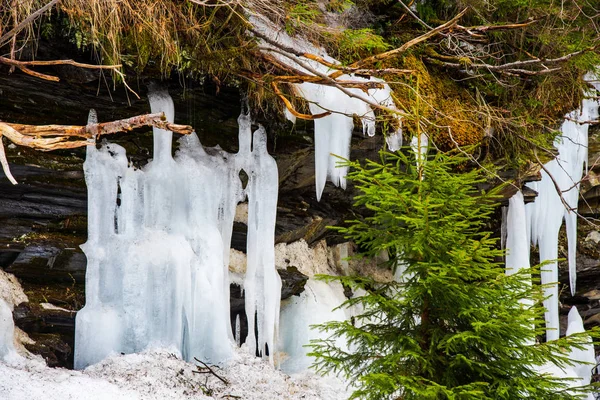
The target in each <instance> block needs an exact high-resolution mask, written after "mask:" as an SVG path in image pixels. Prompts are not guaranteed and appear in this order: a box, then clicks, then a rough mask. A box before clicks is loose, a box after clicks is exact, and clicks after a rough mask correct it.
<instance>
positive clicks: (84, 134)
mask: <svg viewBox="0 0 600 400" xmlns="http://www.w3.org/2000/svg"><path fill="white" fill-rule="evenodd" d="M0 124H5V125H8V126H10V127H11V128H13V129H15V130H17V131H19V133H21V134H22V135H26V136H76V137H81V138H86V139H93V138H94V137H95V136H96V135H97V136H101V135H110V134H113V133H118V132H126V131H131V130H133V129H136V128H141V127H143V126H154V127H157V128H160V129H165V130H169V131H171V132H175V133H179V134H181V135H189V134H190V133H192V132H194V128H192V127H191V126H189V125H178V124H172V123H170V122H168V121H167V120H166V117H165V114H164V113H156V114H144V115H137V116H135V117H131V118H126V119H120V120H117V121H111V122H102V123H98V124H89V125H85V126H77V125H24V124H13V123H6V122H0Z"/></svg>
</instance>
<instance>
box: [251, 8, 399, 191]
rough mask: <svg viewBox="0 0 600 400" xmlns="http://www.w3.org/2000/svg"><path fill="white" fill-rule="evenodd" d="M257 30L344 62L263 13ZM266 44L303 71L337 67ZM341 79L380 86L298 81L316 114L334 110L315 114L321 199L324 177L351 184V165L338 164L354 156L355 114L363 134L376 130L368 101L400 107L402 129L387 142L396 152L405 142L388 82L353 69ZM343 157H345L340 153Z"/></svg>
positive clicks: (328, 71) (287, 44)
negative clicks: (363, 87) (365, 88)
mask: <svg viewBox="0 0 600 400" xmlns="http://www.w3.org/2000/svg"><path fill="white" fill-rule="evenodd" d="M250 21H251V22H252V24H253V25H254V28H255V29H256V31H257V32H259V33H260V34H262V35H264V36H265V37H267V38H268V39H270V40H275V41H277V43H279V44H280V45H282V46H284V47H288V48H293V49H295V50H296V51H300V52H305V53H310V54H315V55H318V56H320V57H321V58H323V59H324V60H326V61H327V62H329V63H331V64H338V65H341V64H340V62H339V61H337V60H336V59H334V58H332V57H330V56H329V55H327V53H326V52H325V51H324V50H323V49H321V48H318V47H316V46H314V45H312V44H311V43H310V42H308V41H307V40H304V39H302V38H292V37H290V36H289V35H288V34H286V33H285V32H284V31H282V30H279V29H277V28H275V27H273V26H272V25H271V24H270V23H269V22H267V21H265V20H263V19H261V18H259V17H252V18H251V19H250ZM263 46H264V47H265V48H266V49H271V51H270V54H271V55H272V56H273V57H275V58H276V59H277V60H278V61H279V62H281V63H283V64H285V65H289V66H291V67H293V68H295V69H297V70H299V71H301V72H303V73H307V74H309V75H312V76H318V74H321V75H323V76H327V75H329V74H331V73H333V72H336V71H337V70H335V69H332V68H329V67H327V66H325V65H323V64H321V63H319V62H317V61H314V60H311V59H308V58H306V57H301V56H300V57H296V56H290V57H287V56H284V55H282V53H281V52H280V51H278V49H277V48H275V47H273V46H271V45H270V44H269V43H268V42H264V43H263ZM338 80H339V81H351V82H359V83H367V82H370V83H377V84H380V86H381V87H380V88H372V89H369V90H368V91H367V93H365V92H364V91H362V90H361V89H358V88H346V89H345V93H344V92H343V91H342V90H341V89H339V88H337V87H335V86H328V85H322V84H314V83H301V84H293V87H294V89H295V91H296V92H297V94H298V95H299V96H301V97H303V98H304V99H305V100H306V101H307V102H308V104H309V109H310V112H311V114H312V115H313V116H315V115H319V114H323V113H329V114H328V115H326V116H324V117H321V118H317V119H315V180H316V190H317V200H320V199H321V194H322V193H323V188H324V187H325V182H326V181H327V180H329V181H330V182H332V183H333V184H334V185H336V186H339V187H342V188H346V174H347V172H348V168H347V167H339V166H338V164H339V163H341V162H343V160H342V159H349V158H350V139H351V137H352V130H353V128H354V122H353V119H352V116H353V115H356V116H358V118H359V119H360V120H361V121H362V127H363V133H364V134H368V135H369V136H373V135H375V113H374V110H373V107H372V106H371V105H369V103H371V104H372V105H380V106H383V107H386V108H387V109H389V110H393V111H394V112H397V113H398V114H396V118H397V125H398V126H397V129H396V131H395V132H392V133H391V134H389V136H388V137H387V139H386V140H387V144H388V147H389V149H390V150H391V151H396V150H398V149H399V148H400V147H401V146H402V118H401V112H400V111H399V110H398V109H397V108H396V105H395V104H394V100H393V98H392V91H391V89H390V87H389V86H388V84H387V83H385V81H383V80H381V79H377V78H365V77H362V76H357V75H354V74H344V75H341V76H340V77H339V78H338ZM286 116H287V117H288V118H289V119H290V120H292V121H295V117H294V116H293V115H292V114H291V113H290V112H289V111H288V112H286ZM340 157H341V158H340Z"/></svg>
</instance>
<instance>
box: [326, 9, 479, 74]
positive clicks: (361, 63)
mask: <svg viewBox="0 0 600 400" xmlns="http://www.w3.org/2000/svg"><path fill="white" fill-rule="evenodd" d="M468 9H469V8H468V7H467V8H465V9H464V10H462V11H461V12H459V13H458V14H457V15H456V16H455V17H454V18H452V19H451V20H450V21H448V22H446V23H445V24H442V25H440V26H438V27H436V28H434V29H432V30H430V31H429V32H427V33H425V34H423V35H421V36H418V37H416V38H414V39H412V40H409V41H408V42H406V43H404V44H403V45H402V46H400V47H398V48H397V49H394V50H390V51H386V52H385V53H379V54H376V55H374V56H371V57H368V58H365V59H363V60H360V61H357V62H355V63H354V64H352V65H350V67H351V68H363V67H364V66H365V65H368V64H373V63H376V62H377V61H381V60H383V59H385V58H389V57H391V56H394V55H397V54H401V53H404V52H405V51H406V50H408V49H409V48H411V47H413V46H415V45H417V44H419V43H421V42H424V41H426V40H428V39H430V38H432V37H433V36H436V35H438V34H439V33H441V32H443V31H445V30H448V29H450V28H452V27H453V26H454V25H456V23H457V22H458V21H459V20H460V18H461V17H462V16H463V15H465V13H466V12H467V10H468ZM339 75H340V73H339V72H338V73H336V74H332V75H331V78H337V77H338V76H339Z"/></svg>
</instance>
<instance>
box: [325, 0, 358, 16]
mask: <svg viewBox="0 0 600 400" xmlns="http://www.w3.org/2000/svg"><path fill="white" fill-rule="evenodd" d="M353 5H354V2H353V1H352V0H329V2H327V5H326V6H325V7H326V8H327V11H331V12H338V13H341V12H344V11H346V10H348V9H349V8H350V7H352V6H353Z"/></svg>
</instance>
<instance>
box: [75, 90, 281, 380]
mask: <svg viewBox="0 0 600 400" xmlns="http://www.w3.org/2000/svg"><path fill="white" fill-rule="evenodd" d="M148 97H149V100H150V104H151V109H152V112H160V111H162V112H164V113H165V115H166V116H167V118H168V119H169V120H170V121H173V116H174V109H173V101H172V99H171V97H170V96H169V94H168V93H167V92H166V91H165V90H160V89H156V88H154V89H153V90H151V92H150V93H149V96H148ZM89 122H90V123H92V122H95V116H94V113H90V121H89ZM239 122H240V151H239V152H238V153H237V154H229V153H226V152H224V151H222V150H221V149H219V148H215V149H212V150H211V151H205V150H204V148H203V147H202V145H201V144H200V142H199V140H198V137H197V136H196V135H195V134H192V135H189V136H187V137H184V138H182V139H181V140H180V149H179V151H178V153H177V154H176V156H175V158H173V156H172V154H171V141H172V133H171V132H168V131H164V130H161V129H156V128H155V129H154V145H155V148H154V159H153V160H152V161H151V162H149V163H148V164H147V165H146V166H145V167H144V168H143V169H135V168H134V167H133V166H129V165H128V161H127V157H126V154H125V149H123V148H122V147H121V146H118V145H115V144H106V143H105V144H102V145H101V146H99V147H98V146H97V145H95V144H94V145H89V146H88V147H87V157H86V161H85V163H84V171H85V178H86V183H87V186H88V241H87V242H86V243H85V244H84V245H82V246H81V247H82V249H83V250H84V252H85V254H86V257H87V259H88V267H87V275H86V305H85V307H84V308H83V309H82V310H81V311H80V312H79V313H78V314H77V317H76V331H75V367H76V368H78V369H81V368H85V367H86V366H88V365H90V364H93V363H96V362H98V361H100V360H102V359H103V358H105V357H106V356H108V355H109V354H111V353H133V352H139V351H141V350H144V349H146V348H149V347H166V348H170V349H172V351H174V352H176V353H178V354H179V355H181V356H182V357H184V358H185V359H187V360H191V359H193V357H198V358H200V359H203V360H205V361H208V362H211V363H219V362H223V361H226V360H227V359H228V358H229V357H230V356H231V355H232V350H233V347H232V346H233V345H234V343H233V334H232V330H231V326H230V322H229V312H230V311H229V271H228V267H229V262H228V261H229V260H228V257H229V247H230V241H231V234H232V229H233V219H234V214H235V207H236V205H237V203H238V202H239V201H241V200H243V199H244V197H245V191H244V190H243V189H242V184H241V181H240V178H239V173H240V171H241V169H244V170H245V171H246V173H247V174H248V176H249V177H250V181H249V184H248V188H247V190H248V196H249V200H250V207H249V220H250V221H253V222H254V225H253V226H252V228H251V229H250V228H249V233H248V260H249V261H248V271H249V274H248V275H247V276H246V288H245V289H246V297H247V299H252V303H251V304H252V305H253V307H254V311H256V314H257V317H256V319H257V321H258V340H259V347H260V349H261V350H262V349H263V348H264V347H265V346H264V344H263V342H264V343H266V346H268V349H269V351H274V349H275V346H276V344H275V337H276V334H277V330H278V325H277V323H278V318H279V296H280V291H281V290H280V289H281V282H280V280H279V275H278V274H277V272H276V270H275V265H274V256H273V245H274V227H275V213H276V205H277V184H278V177H277V169H276V167H274V164H275V162H274V160H273V158H272V157H271V156H270V155H269V154H268V153H267V150H266V135H265V132H264V129H262V128H259V129H258V130H257V131H256V132H255V133H254V148H253V149H251V141H252V138H251V124H250V117H249V116H248V115H244V114H243V115H242V116H240V119H239ZM247 304H248V302H247ZM249 312H250V313H252V312H253V310H252V308H249ZM248 319H249V320H250V319H252V318H248ZM252 331H253V330H252ZM254 348H255V347H254ZM264 353H265V352H264V351H263V354H264Z"/></svg>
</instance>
